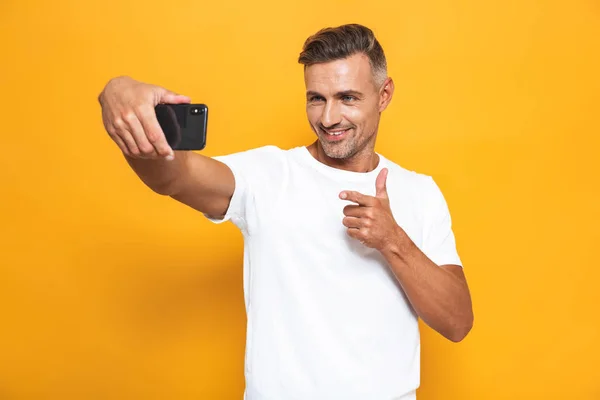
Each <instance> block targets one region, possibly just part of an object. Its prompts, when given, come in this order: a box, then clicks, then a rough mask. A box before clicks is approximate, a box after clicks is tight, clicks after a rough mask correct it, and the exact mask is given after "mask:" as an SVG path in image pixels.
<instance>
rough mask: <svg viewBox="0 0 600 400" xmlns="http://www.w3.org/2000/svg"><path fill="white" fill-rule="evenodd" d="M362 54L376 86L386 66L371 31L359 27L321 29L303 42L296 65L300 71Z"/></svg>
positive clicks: (383, 56)
mask: <svg viewBox="0 0 600 400" xmlns="http://www.w3.org/2000/svg"><path fill="white" fill-rule="evenodd" d="M357 53H363V54H365V55H366V56H367V57H368V58H369V63H370V64H371V70H372V72H373V78H374V81H375V84H376V85H381V84H383V81H384V80H385V78H386V77H387V62H386V60H385V54H384V52H383V48H382V47H381V45H380V44H379V41H377V39H376V38H375V34H374V33H373V31H372V30H371V29H369V28H367V27H366V26H363V25H359V24H346V25H341V26H338V27H335V28H331V27H330V28H323V29H321V30H320V31H318V32H317V33H315V34H314V35H311V36H309V37H308V39H306V41H305V42H304V46H303V47H302V52H301V53H300V57H299V58H298V63H300V64H303V65H304V68H306V67H308V66H310V65H313V64H318V63H326V62H329V61H334V60H342V59H344V58H348V57H350V56H352V55H354V54H357Z"/></svg>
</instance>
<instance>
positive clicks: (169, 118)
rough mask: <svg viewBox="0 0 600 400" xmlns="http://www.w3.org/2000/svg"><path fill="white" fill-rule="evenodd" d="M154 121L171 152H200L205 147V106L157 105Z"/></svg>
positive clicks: (206, 109) (206, 114)
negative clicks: (163, 135)
mask: <svg viewBox="0 0 600 400" xmlns="http://www.w3.org/2000/svg"><path fill="white" fill-rule="evenodd" d="M154 110H155V112H156V119H157V121H158V123H159V125H160V127H161V129H162V131H163V133H164V134H165V139H166V140H167V143H168V144H169V146H170V147H171V148H172V149H173V150H202V149H204V147H205V146H206V128H207V123H208V107H207V106H206V105H205V104H158V105H157V106H156V107H155V108H154Z"/></svg>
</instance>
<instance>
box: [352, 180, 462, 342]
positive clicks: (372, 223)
mask: <svg viewBox="0 0 600 400" xmlns="http://www.w3.org/2000/svg"><path fill="white" fill-rule="evenodd" d="M387 174H388V170H387V169H385V168H384V169H383V170H382V171H381V173H380V174H379V176H378V177H377V181H376V184H375V185H376V195H375V196H374V197H373V196H367V195H364V194H362V193H359V192H354V191H343V192H342V193H340V197H341V198H342V199H344V200H349V201H352V202H354V203H356V205H348V206H346V207H345V208H344V215H345V217H344V219H343V224H344V226H346V227H347V228H348V229H347V232H348V235H349V236H351V237H353V238H355V239H357V240H359V241H360V242H361V243H363V244H364V245H365V246H368V247H371V248H374V249H377V250H379V251H380V252H381V254H382V255H383V256H384V257H385V259H386V260H387V262H388V264H389V267H390V269H391V271H392V272H393V274H394V275H395V277H396V279H397V280H398V282H399V283H400V285H401V286H402V289H403V290H404V292H405V294H406V296H407V298H408V300H409V301H410V303H411V305H412V307H413V308H414V310H415V311H416V313H417V315H418V316H419V317H420V318H421V319H422V320H423V321H424V322H425V323H426V324H427V325H429V326H430V327H431V328H433V329H435V330H436V331H437V332H439V333H440V334H441V335H443V336H444V337H446V338H447V339H449V340H451V341H453V342H459V341H461V340H462V339H464V338H465V336H466V335H467V334H468V333H469V331H470V330H471V328H472V326H473V308H472V304H471V295H470V292H469V287H468V285H467V280H466V278H465V275H464V272H463V268H462V266H461V265H454V264H456V263H460V259H459V258H458V255H457V254H456V249H455V243H454V236H453V235H452V232H451V227H450V219H449V214H448V212H447V207H446V204H445V201H443V198H442V195H441V192H439V189H438V188H436V191H437V193H434V194H433V195H432V197H433V198H435V199H436V205H435V207H434V209H436V210H437V211H436V212H435V214H436V215H435V217H433V218H432V222H431V224H429V227H430V229H429V232H428V234H427V238H426V240H425V243H424V246H423V247H424V248H425V249H426V250H425V251H426V252H427V253H428V254H429V255H430V256H431V258H430V257H428V255H427V254H425V252H423V251H422V250H421V249H419V248H418V247H417V245H416V244H415V243H414V242H413V241H412V240H411V239H410V237H409V236H408V235H407V233H406V232H405V231H404V230H403V229H402V228H401V227H400V226H399V225H398V224H397V223H396V221H395V219H394V217H393V214H392V211H391V207H390V202H389V197H388V194H387V188H386V180H387ZM433 259H435V260H440V261H442V262H441V263H440V264H441V265H438V264H436V262H435V261H434V260H433ZM438 262H439V261H438Z"/></svg>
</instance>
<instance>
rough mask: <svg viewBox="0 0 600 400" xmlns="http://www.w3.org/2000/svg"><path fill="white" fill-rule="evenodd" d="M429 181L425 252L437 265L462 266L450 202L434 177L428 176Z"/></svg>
mask: <svg viewBox="0 0 600 400" xmlns="http://www.w3.org/2000/svg"><path fill="white" fill-rule="evenodd" d="M428 181H429V182H428V183H429V184H428V186H429V190H427V191H426V193H427V198H426V201H425V204H426V209H425V218H424V221H425V227H424V235H423V236H424V239H423V252H424V253H425V255H427V257H429V259H431V260H432V261H433V262H434V263H436V264H437V265H446V264H453V265H460V266H462V261H461V259H460V257H459V255H458V251H457V248H456V239H455V237H454V232H453V231H452V218H451V216H450V210H449V209H448V204H447V202H446V199H445V198H444V195H443V194H442V191H441V190H440V188H439V187H438V185H437V184H436V183H435V181H434V180H433V178H431V177H428Z"/></svg>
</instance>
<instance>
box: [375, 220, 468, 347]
mask: <svg viewBox="0 0 600 400" xmlns="http://www.w3.org/2000/svg"><path fill="white" fill-rule="evenodd" d="M405 236H406V233H404V232H400V231H398V232H397V234H396V235H395V240H393V241H391V242H390V243H389V244H388V245H387V246H386V247H385V248H383V249H382V251H381V253H382V254H383V256H384V257H385V259H386V260H387V262H388V264H389V265H390V268H391V270H392V272H393V273H394V275H395V276H396V279H397V280H398V282H399V283H400V285H401V286H402V289H403V290H404V293H406V296H407V297H408V299H409V301H410V303H411V304H412V306H413V308H414V309H415V311H416V313H417V314H418V315H419V317H420V318H421V319H422V320H423V322H425V323H426V324H427V325H429V326H430V327H431V328H433V329H435V330H436V331H438V332H439V333H440V334H441V335H443V336H444V337H446V338H447V339H449V340H451V341H453V342H459V341H461V340H462V339H464V338H465V336H467V334H468V333H469V331H470V330H471V328H472V327H473V309H472V304H471V295H470V293H469V287H468V285H467V280H466V278H465V275H464V272H463V269H462V267H461V266H460V265H441V266H438V265H436V264H435V263H434V262H433V261H431V260H430V259H429V258H428V257H427V256H426V255H425V254H424V253H423V252H422V251H421V250H420V249H419V248H418V247H417V246H416V245H415V244H414V243H413V242H412V241H410V239H409V240H407V238H406V237H405Z"/></svg>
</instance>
